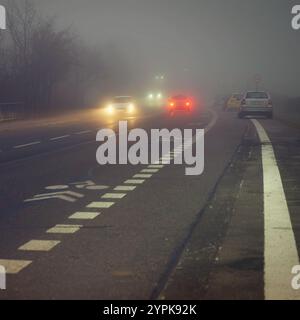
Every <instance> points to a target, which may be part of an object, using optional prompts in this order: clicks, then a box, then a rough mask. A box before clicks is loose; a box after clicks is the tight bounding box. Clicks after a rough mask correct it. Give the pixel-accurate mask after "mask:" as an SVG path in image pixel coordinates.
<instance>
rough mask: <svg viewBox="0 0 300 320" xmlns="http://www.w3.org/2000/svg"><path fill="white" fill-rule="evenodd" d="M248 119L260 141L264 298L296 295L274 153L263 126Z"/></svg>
mask: <svg viewBox="0 0 300 320" xmlns="http://www.w3.org/2000/svg"><path fill="white" fill-rule="evenodd" d="M252 122H253V124H254V126H255V128H256V130H257V133H258V136H259V139H260V142H261V144H262V146H261V150H262V165H263V188H264V233H265V235H264V236H265V246H264V258H265V265H264V279H265V299H267V300H278V299H280V300H281V299H282V300H291V299H300V293H299V291H296V290H293V288H292V286H291V281H292V276H293V275H292V274H291V270H292V268H293V267H294V266H295V265H299V256H298V251H297V246H296V242H295V236H294V232H293V227H292V223H291V218H290V214H289V209H288V205H287V202H286V198H285V193H284V189H283V185H282V181H281V177H280V172H279V168H278V166H277V161H276V157H275V153H274V150H273V146H272V144H271V141H270V139H269V137H268V135H267V133H266V131H265V129H264V128H263V127H262V125H261V124H260V123H259V122H258V121H257V120H252Z"/></svg>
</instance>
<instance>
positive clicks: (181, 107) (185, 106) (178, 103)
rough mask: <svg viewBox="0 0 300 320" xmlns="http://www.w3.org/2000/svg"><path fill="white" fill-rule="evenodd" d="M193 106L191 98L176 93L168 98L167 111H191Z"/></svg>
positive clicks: (171, 112) (172, 112) (170, 112)
mask: <svg viewBox="0 0 300 320" xmlns="http://www.w3.org/2000/svg"><path fill="white" fill-rule="evenodd" d="M192 108H193V100H192V98H190V97H188V96H186V95H183V94H178V95H175V96H172V97H171V98H169V100H168V112H169V114H174V113H175V112H191V111H192Z"/></svg>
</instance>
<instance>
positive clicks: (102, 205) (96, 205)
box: [87, 201, 115, 209]
mask: <svg viewBox="0 0 300 320" xmlns="http://www.w3.org/2000/svg"><path fill="white" fill-rule="evenodd" d="M114 204H115V203H114V202H101V201H97V202H92V203H90V204H89V205H88V206H87V208H96V209H108V208H110V207H112V206H113V205H114Z"/></svg>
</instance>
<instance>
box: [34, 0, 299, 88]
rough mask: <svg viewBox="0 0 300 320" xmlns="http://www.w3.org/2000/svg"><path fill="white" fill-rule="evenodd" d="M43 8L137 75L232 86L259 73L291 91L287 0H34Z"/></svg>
mask: <svg viewBox="0 0 300 320" xmlns="http://www.w3.org/2000/svg"><path fill="white" fill-rule="evenodd" d="M36 2H37V3H38V6H39V9H40V10H41V12H43V13H44V14H46V15H56V16H57V18H58V20H59V22H60V23H61V24H63V25H72V26H73V27H74V28H76V30H78V32H80V34H81V35H82V36H83V38H84V39H85V41H87V42H90V43H92V44H95V45H96V44H108V43H111V44H114V45H116V46H117V47H118V49H119V50H120V51H121V52H122V54H124V55H126V58H127V59H128V62H129V64H130V67H131V68H134V70H135V73H136V75H137V76H138V77H139V79H143V80H144V81H145V82H146V81H147V80H148V81H149V79H150V78H151V76H153V75H154V74H155V73H156V72H163V73H165V74H166V75H167V78H168V81H169V82H170V83H172V84H173V85H176V86H177V87H180V85H181V81H182V82H183V84H182V85H185V86H186V84H187V83H189V81H190V80H191V82H190V83H192V84H193V86H194V87H198V88H199V89H201V90H203V91H204V92H205V91H208V92H214V91H239V90H244V89H246V88H248V87H251V86H253V77H254V75H255V74H260V75H261V77H262V80H263V83H262V86H263V87H265V88H266V89H268V90H270V91H278V92H284V93H288V94H297V90H298V83H297V82H298V81H297V79H298V78H299V63H298V57H299V56H300V41H299V40H300V32H297V31H294V30H293V29H292V28H291V13H290V12H291V8H292V5H293V4H294V1H288V0H284V1H282V0H272V1H261V0H252V1H243V0H242V1H241V0H226V1H224V0H185V1H183V0H85V1H82V0H51V1H48V0H38V1H36Z"/></svg>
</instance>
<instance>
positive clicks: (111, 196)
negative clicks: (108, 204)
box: [101, 193, 126, 199]
mask: <svg viewBox="0 0 300 320" xmlns="http://www.w3.org/2000/svg"><path fill="white" fill-rule="evenodd" d="M124 197H126V193H106V194H104V195H103V196H102V197H101V198H102V199H123V198H124Z"/></svg>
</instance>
